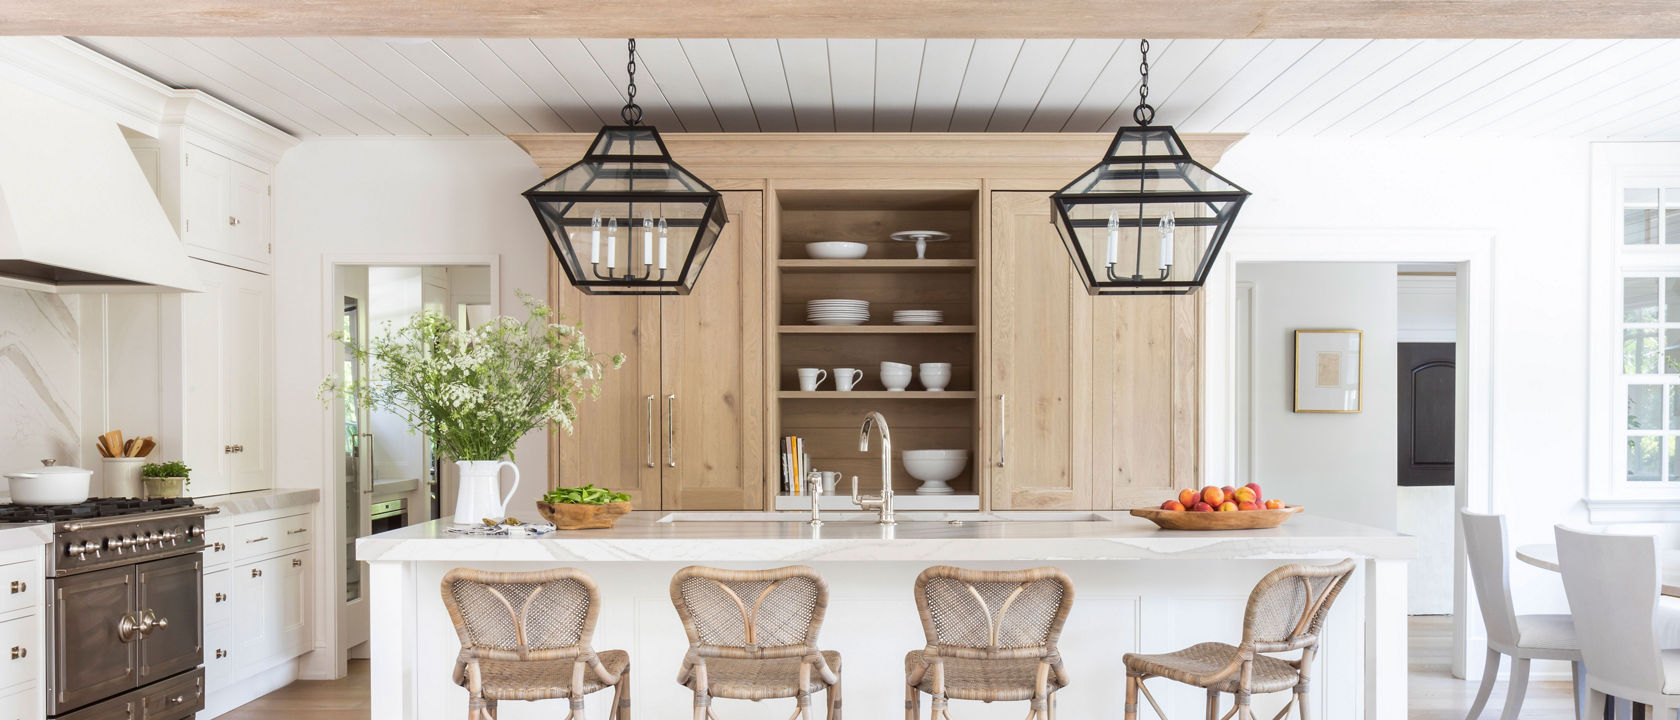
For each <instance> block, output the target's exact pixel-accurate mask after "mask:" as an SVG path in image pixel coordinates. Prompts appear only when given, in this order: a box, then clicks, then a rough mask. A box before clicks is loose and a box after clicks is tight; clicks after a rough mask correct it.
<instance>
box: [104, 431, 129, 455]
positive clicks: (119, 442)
mask: <svg viewBox="0 0 1680 720" xmlns="http://www.w3.org/2000/svg"><path fill="white" fill-rule="evenodd" d="M100 438H101V439H103V440H104V441H105V447H107V448H110V450H111V456H112V457H116V456H118V455H120V454H121V453H122V446H123V436H122V431H121V430H112V431H110V432H108V433H105V434H104V435H101V436H100Z"/></svg>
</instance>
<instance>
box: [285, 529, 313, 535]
mask: <svg viewBox="0 0 1680 720" xmlns="http://www.w3.org/2000/svg"><path fill="white" fill-rule="evenodd" d="M303 532H309V528H298V529H296V530H287V531H286V534H287V535H296V534H298V533H303Z"/></svg>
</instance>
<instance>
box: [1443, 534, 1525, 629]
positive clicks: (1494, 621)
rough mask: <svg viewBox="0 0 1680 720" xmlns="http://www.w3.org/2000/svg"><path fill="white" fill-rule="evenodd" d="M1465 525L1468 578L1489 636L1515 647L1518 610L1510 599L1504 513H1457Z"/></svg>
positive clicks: (1509, 566)
mask: <svg viewBox="0 0 1680 720" xmlns="http://www.w3.org/2000/svg"><path fill="white" fill-rule="evenodd" d="M1458 516H1459V518H1460V521H1461V522H1462V524H1463V525H1464V551H1465V554H1466V555H1468V556H1469V558H1470V579H1471V581H1473V582H1474V583H1475V584H1476V601H1477V603H1478V604H1480V605H1481V606H1482V622H1484V623H1486V624H1487V632H1488V639H1489V640H1492V641H1494V642H1497V643H1503V644H1505V645H1508V646H1511V647H1515V646H1516V645H1517V641H1518V639H1519V638H1518V637H1517V611H1516V606H1515V605H1514V604H1513V603H1512V602H1511V559H1510V558H1511V549H1510V547H1509V546H1508V545H1507V544H1506V542H1507V541H1506V539H1505V516H1504V515H1484V514H1482V513H1474V512H1470V511H1469V510H1460V511H1459V512H1458Z"/></svg>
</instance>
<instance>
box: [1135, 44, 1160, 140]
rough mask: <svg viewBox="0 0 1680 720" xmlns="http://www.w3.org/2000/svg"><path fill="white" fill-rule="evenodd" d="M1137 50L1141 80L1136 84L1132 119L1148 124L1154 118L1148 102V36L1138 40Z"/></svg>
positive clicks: (1153, 107)
mask: <svg viewBox="0 0 1680 720" xmlns="http://www.w3.org/2000/svg"><path fill="white" fill-rule="evenodd" d="M1138 51H1139V52H1141V53H1142V54H1143V61H1142V62H1139V63H1138V74H1139V75H1142V76H1143V81H1142V82H1141V83H1139V84H1138V106H1137V107H1136V108H1134V109H1133V110H1132V119H1133V120H1135V121H1137V124H1139V125H1148V124H1149V123H1150V122H1151V121H1153V120H1154V119H1155V106H1154V105H1150V104H1149V40H1148V38H1145V39H1143V40H1141V41H1139V42H1138Z"/></svg>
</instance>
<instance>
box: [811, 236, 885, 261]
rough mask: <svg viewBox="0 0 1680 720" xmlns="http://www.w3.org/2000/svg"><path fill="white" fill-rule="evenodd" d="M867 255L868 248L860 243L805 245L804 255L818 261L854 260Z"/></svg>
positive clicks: (832, 241) (836, 241)
mask: <svg viewBox="0 0 1680 720" xmlns="http://www.w3.org/2000/svg"><path fill="white" fill-rule="evenodd" d="M868 253H869V246H868V245H865V244H863V243H860V242H841V241H839V240H830V241H827V242H813V243H805V254H806V255H810V256H811V257H813V258H816V259H818V260H856V259H858V258H860V257H863V256H864V255H866V254H868Z"/></svg>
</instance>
